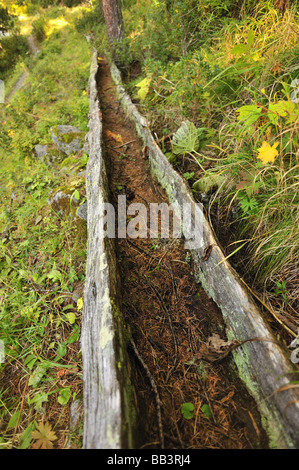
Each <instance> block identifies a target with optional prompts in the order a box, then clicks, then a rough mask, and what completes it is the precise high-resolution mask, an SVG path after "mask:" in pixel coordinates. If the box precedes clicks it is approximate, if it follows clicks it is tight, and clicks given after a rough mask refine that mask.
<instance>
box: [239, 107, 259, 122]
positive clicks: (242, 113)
mask: <svg viewBox="0 0 299 470" xmlns="http://www.w3.org/2000/svg"><path fill="white" fill-rule="evenodd" d="M261 112H262V108H261V107H260V106H256V105H255V104H248V105H245V106H241V107H240V108H239V109H238V110H237V113H238V116H237V119H238V121H242V122H245V124H246V125H247V126H250V125H251V124H253V123H254V122H256V121H257V120H258V119H259V117H260V115H261Z"/></svg>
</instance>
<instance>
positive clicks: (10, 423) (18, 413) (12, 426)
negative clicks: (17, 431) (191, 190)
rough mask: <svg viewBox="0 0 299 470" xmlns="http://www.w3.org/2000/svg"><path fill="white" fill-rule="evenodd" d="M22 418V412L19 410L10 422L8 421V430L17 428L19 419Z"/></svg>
mask: <svg viewBox="0 0 299 470" xmlns="http://www.w3.org/2000/svg"><path fill="white" fill-rule="evenodd" d="M20 416H21V411H20V410H17V411H15V412H14V414H13V415H12V416H11V417H10V420H9V421H8V425H7V429H12V428H14V427H15V426H16V424H17V423H18V421H19V419H20Z"/></svg>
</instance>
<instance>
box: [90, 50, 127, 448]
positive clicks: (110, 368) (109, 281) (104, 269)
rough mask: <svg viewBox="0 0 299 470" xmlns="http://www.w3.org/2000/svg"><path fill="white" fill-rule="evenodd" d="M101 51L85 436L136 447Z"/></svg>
mask: <svg viewBox="0 0 299 470" xmlns="http://www.w3.org/2000/svg"><path fill="white" fill-rule="evenodd" d="M97 70H98V64H97V54H94V56H93V59H92V64H91V70H90V80H89V93H90V113H89V132H88V136H87V139H88V145H89V160H88V164H87V170H86V174H87V176H86V187H87V203H88V214H87V230H88V243H87V267H86V283H85V293H84V307H83V319H82V334H81V348H82V359H83V387H84V436H83V446H84V448H87V449H120V448H128V447H129V448H131V447H133V425H134V404H133V402H132V393H131V384H130V378H129V372H128V362H127V355H126V344H125V339H124V337H125V333H124V328H123V324H122V316H121V313H120V310H119V308H118V306H117V305H118V304H117V274H116V261H115V255H114V253H113V240H112V241H109V242H108V243H105V240H104V239H103V237H102V236H101V226H102V225H101V220H102V217H103V210H101V204H102V203H104V202H107V188H108V186H107V179H106V178H107V177H106V168H105V162H104V157H103V154H102V122H101V118H100V112H99V111H100V108H99V101H98V95H97V86H96V73H97Z"/></svg>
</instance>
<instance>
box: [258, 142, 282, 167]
mask: <svg viewBox="0 0 299 470" xmlns="http://www.w3.org/2000/svg"><path fill="white" fill-rule="evenodd" d="M277 145H278V142H275V143H274V144H273V145H272V147H271V145H270V144H268V142H265V141H264V142H263V144H262V146H261V148H259V149H258V151H259V154H258V156H257V158H260V159H261V160H262V163H263V164H264V165H265V164H266V163H268V162H274V160H275V157H277V155H278V151H277V150H276V147H277Z"/></svg>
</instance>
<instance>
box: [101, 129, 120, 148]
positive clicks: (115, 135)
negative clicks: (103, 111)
mask: <svg viewBox="0 0 299 470" xmlns="http://www.w3.org/2000/svg"><path fill="white" fill-rule="evenodd" d="M105 133H106V136H107V137H111V138H112V139H114V140H116V142H118V143H120V144H121V145H124V141H123V139H122V136H121V135H119V134H114V132H111V131H109V129H106V131H105Z"/></svg>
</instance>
